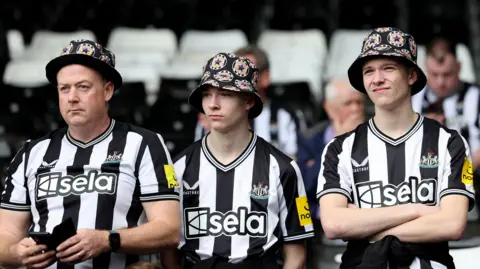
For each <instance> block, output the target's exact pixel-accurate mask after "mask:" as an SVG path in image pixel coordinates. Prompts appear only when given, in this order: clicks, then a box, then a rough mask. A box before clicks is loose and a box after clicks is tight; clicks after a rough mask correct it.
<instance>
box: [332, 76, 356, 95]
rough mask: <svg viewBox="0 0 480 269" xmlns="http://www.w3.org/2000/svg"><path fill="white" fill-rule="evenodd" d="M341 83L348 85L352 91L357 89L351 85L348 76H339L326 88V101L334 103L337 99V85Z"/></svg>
mask: <svg viewBox="0 0 480 269" xmlns="http://www.w3.org/2000/svg"><path fill="white" fill-rule="evenodd" d="M339 83H341V84H345V85H348V86H349V87H348V88H349V89H350V90H352V91H356V90H355V88H354V87H353V86H352V85H351V84H350V80H349V79H348V76H347V75H342V76H338V77H335V78H333V79H331V80H330V81H329V82H328V83H327V85H326V86H325V101H333V100H334V99H335V98H336V97H337V94H338V88H337V85H338V84H339Z"/></svg>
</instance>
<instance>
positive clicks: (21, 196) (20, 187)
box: [0, 142, 31, 211]
mask: <svg viewBox="0 0 480 269" xmlns="http://www.w3.org/2000/svg"><path fill="white" fill-rule="evenodd" d="M27 145H28V142H27V143H26V144H25V145H24V146H23V147H22V148H21V149H20V150H19V151H18V152H17V154H16V155H15V157H14V158H13V160H12V162H11V163H10V165H9V166H8V169H7V177H6V180H5V189H4V190H3V193H2V194H1V202H0V208H2V209H6V210H14V211H30V205H31V202H30V197H29V196H28V189H27V180H26V176H25V162H26V158H27V154H26V151H27V150H26V148H27Z"/></svg>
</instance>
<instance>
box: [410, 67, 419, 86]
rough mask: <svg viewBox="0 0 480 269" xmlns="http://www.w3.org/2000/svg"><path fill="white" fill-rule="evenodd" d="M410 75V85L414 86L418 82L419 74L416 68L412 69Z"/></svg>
mask: <svg viewBox="0 0 480 269" xmlns="http://www.w3.org/2000/svg"><path fill="white" fill-rule="evenodd" d="M408 73H409V74H408V85H410V86H412V85H413V83H415V81H417V80H418V72H417V70H416V69H415V68H410V71H409V72H408Z"/></svg>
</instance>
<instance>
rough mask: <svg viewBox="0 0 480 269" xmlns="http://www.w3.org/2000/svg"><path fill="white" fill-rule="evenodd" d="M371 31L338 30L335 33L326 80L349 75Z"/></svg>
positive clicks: (326, 69)
mask: <svg viewBox="0 0 480 269" xmlns="http://www.w3.org/2000/svg"><path fill="white" fill-rule="evenodd" d="M369 32H370V30H350V29H338V30H336V31H335V32H333V34H332V37H331V39H330V44H329V53H328V57H327V62H326V64H325V73H324V75H325V76H324V79H325V81H328V80H330V79H332V78H334V77H337V76H342V75H345V74H347V71H348V68H349V67H350V65H351V64H352V63H353V61H354V60H355V59H356V58H357V57H358V55H359V54H360V50H361V49H362V43H363V40H364V39H365V37H366V36H367V35H368V33H369Z"/></svg>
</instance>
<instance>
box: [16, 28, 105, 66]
mask: <svg viewBox="0 0 480 269" xmlns="http://www.w3.org/2000/svg"><path fill="white" fill-rule="evenodd" d="M78 39H88V40H92V41H95V40H96V37H95V35H94V34H93V32H92V31H88V30H82V31H76V32H69V33H59V32H53V31H44V30H42V31H37V32H35V33H34V34H33V37H32V42H31V43H30V45H29V46H28V47H27V48H26V50H25V53H24V54H23V55H22V57H21V59H23V60H25V59H26V60H42V61H44V62H45V64H46V63H47V62H48V61H49V60H51V59H53V58H55V57H57V56H59V55H60V52H61V50H62V48H63V47H64V46H66V45H67V44H68V43H69V42H70V41H72V40H78Z"/></svg>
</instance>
